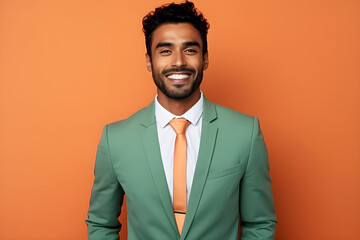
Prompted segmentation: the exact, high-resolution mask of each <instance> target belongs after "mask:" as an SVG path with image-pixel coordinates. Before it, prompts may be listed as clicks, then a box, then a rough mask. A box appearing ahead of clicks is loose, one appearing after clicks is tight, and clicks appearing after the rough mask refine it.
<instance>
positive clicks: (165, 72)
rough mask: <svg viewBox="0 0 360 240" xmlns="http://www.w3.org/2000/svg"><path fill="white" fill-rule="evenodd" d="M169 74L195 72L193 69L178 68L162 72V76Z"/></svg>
mask: <svg viewBox="0 0 360 240" xmlns="http://www.w3.org/2000/svg"><path fill="white" fill-rule="evenodd" d="M170 72H191V73H193V74H195V72H196V71H195V69H193V68H187V67H179V68H170V69H165V70H164V71H162V74H164V75H166V74H168V73H170Z"/></svg>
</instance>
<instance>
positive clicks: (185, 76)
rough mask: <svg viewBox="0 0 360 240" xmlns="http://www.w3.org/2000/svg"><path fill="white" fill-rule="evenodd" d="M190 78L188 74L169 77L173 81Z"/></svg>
mask: <svg viewBox="0 0 360 240" xmlns="http://www.w3.org/2000/svg"><path fill="white" fill-rule="evenodd" d="M189 76H190V75H188V74H171V75H169V76H167V77H168V78H171V79H185V78H188V77H189Z"/></svg>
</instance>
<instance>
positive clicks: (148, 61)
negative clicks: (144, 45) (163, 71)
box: [145, 53, 152, 72]
mask: <svg viewBox="0 0 360 240" xmlns="http://www.w3.org/2000/svg"><path fill="white" fill-rule="evenodd" d="M145 57H146V68H147V70H148V71H149V72H151V70H152V67H151V57H150V56H149V54H147V53H146V54H145Z"/></svg>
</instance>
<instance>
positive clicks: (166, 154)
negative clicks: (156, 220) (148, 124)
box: [155, 93, 204, 201]
mask: <svg viewBox="0 0 360 240" xmlns="http://www.w3.org/2000/svg"><path fill="white" fill-rule="evenodd" d="M203 98H204V97H203V94H202V93H201V96H200V99H199V101H197V103H195V105H194V106H192V107H191V108H190V109H189V110H188V111H187V112H186V113H184V114H183V115H181V116H176V115H174V114H172V113H171V112H169V111H168V110H166V109H165V108H164V107H163V106H161V105H160V103H159V102H158V100H157V96H156V97H155V118H156V126H157V132H158V138H159V145H160V152H161V159H162V163H163V166H164V171H165V176H166V180H167V184H168V188H169V193H170V197H171V201H173V171H174V145H175V138H176V133H175V131H174V130H173V128H172V127H171V126H170V124H169V122H170V121H171V119H173V118H185V119H187V120H188V121H189V122H190V125H189V126H188V128H187V130H186V134H185V135H186V142H187V148H186V197H187V201H189V196H190V192H191V185H192V181H193V178H194V172H195V167H196V162H197V157H198V153H199V146H200V137H201V125H202V111H203V101H204V100H203Z"/></svg>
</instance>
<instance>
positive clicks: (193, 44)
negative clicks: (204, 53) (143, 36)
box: [155, 41, 200, 49]
mask: <svg viewBox="0 0 360 240" xmlns="http://www.w3.org/2000/svg"><path fill="white" fill-rule="evenodd" d="M173 45H174V44H173V43H170V42H160V43H158V44H157V45H156V47H155V49H157V48H160V47H171V46H173ZM183 45H185V46H187V47H191V46H197V47H200V44H199V43H198V42H197V41H189V42H184V43H183Z"/></svg>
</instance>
